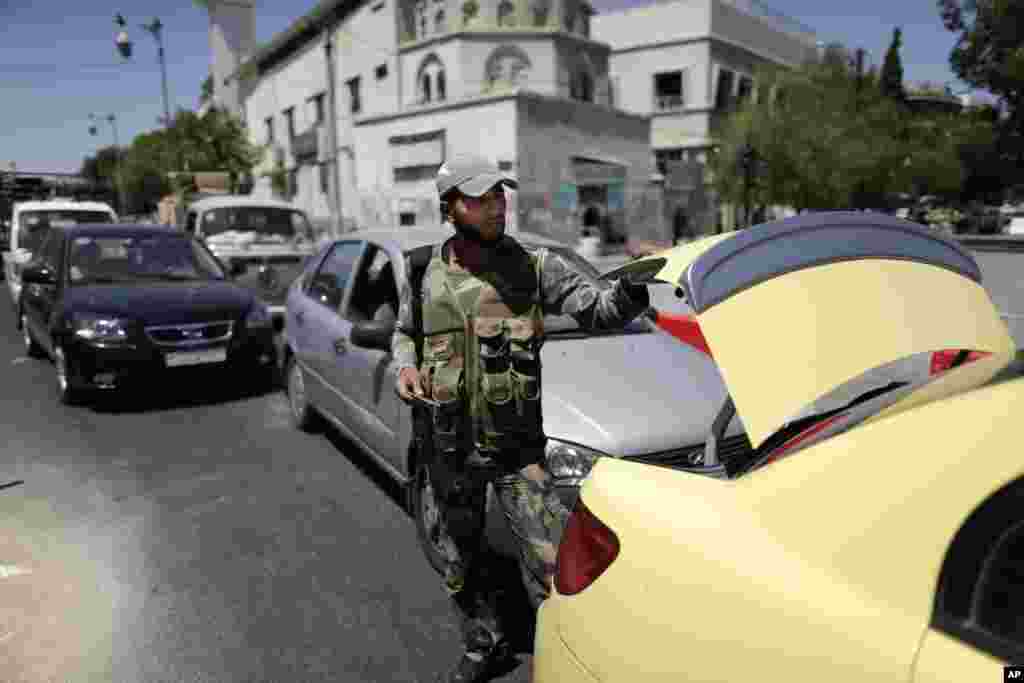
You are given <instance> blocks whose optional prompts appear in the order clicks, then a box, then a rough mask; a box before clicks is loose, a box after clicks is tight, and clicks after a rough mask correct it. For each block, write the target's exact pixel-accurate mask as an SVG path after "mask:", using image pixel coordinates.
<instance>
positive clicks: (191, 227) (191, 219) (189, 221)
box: [185, 211, 199, 235]
mask: <svg viewBox="0 0 1024 683" xmlns="http://www.w3.org/2000/svg"><path fill="white" fill-rule="evenodd" d="M198 218H199V216H198V215H197V214H196V212H195V211H189V212H188V216H187V217H186V218H185V232H188V233H191V234H193V235H194V234H196V221H197V220H198Z"/></svg>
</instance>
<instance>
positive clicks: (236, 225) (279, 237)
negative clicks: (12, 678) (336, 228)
mask: <svg viewBox="0 0 1024 683" xmlns="http://www.w3.org/2000/svg"><path fill="white" fill-rule="evenodd" d="M227 232H241V233H254V234H255V235H256V237H257V238H260V239H262V240H264V241H287V240H292V239H295V238H296V237H302V238H304V239H311V238H312V229H311V228H310V226H309V221H308V220H307V219H306V217H305V215H304V214H303V213H302V212H301V211H297V210H295V209H285V208H278V207H273V206H233V207H223V208H219V209H209V210H208V211H204V212H203V235H204V236H205V237H213V236H214V235H219V234H222V233H227Z"/></svg>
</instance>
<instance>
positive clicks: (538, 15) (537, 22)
mask: <svg viewBox="0 0 1024 683" xmlns="http://www.w3.org/2000/svg"><path fill="white" fill-rule="evenodd" d="M550 13H551V5H550V4H549V3H548V2H547V0H535V1H534V2H533V3H532V4H531V5H530V14H531V16H533V25H534V26H546V25H547V23H548V15H549V14H550Z"/></svg>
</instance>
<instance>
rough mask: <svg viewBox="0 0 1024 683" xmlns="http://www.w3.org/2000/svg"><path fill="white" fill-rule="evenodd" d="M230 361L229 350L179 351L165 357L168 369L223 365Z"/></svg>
mask: <svg viewBox="0 0 1024 683" xmlns="http://www.w3.org/2000/svg"><path fill="white" fill-rule="evenodd" d="M227 359H228V350H227V349H208V350H206V351H177V352H174V353H168V354H167V356H166V357H165V360H166V361H167V367H169V368H174V367H178V366H181V365H203V364H204V363H223V362H224V361H226V360H227Z"/></svg>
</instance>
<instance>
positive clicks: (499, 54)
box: [484, 45, 530, 90]
mask: <svg viewBox="0 0 1024 683" xmlns="http://www.w3.org/2000/svg"><path fill="white" fill-rule="evenodd" d="M529 71H530V58H529V57H528V56H527V55H526V53H525V52H523V50H522V49H521V48H519V47H518V46H516V45H499V46H498V47H497V48H495V49H494V51H493V52H492V53H491V54H490V56H488V57H487V61H486V62H485V63H484V89H485V90H490V89H492V88H494V87H496V86H499V85H501V84H505V85H511V86H520V85H522V84H523V83H524V82H525V81H526V79H527V75H528V74H529Z"/></svg>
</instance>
